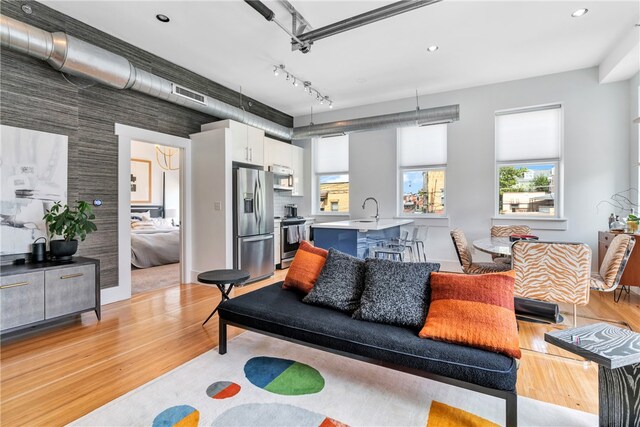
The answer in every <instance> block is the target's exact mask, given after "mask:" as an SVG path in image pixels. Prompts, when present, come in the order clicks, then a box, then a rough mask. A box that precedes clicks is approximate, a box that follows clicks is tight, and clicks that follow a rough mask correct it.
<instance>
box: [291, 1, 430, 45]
mask: <svg viewBox="0 0 640 427" xmlns="http://www.w3.org/2000/svg"><path fill="white" fill-rule="evenodd" d="M439 1H441V0H402V1H399V2H396V3H392V4H389V5H387V6H383V7H379V8H377V9H374V10H370V11H368V12H365V13H361V14H360V15H356V16H352V17H351V18H347V19H343V20H342V21H338V22H334V23H333V24H329V25H325V26H324V27H321V28H318V29H316V30H313V31H308V32H306V33H304V34H300V35H299V36H298V38H299V39H300V40H301V41H303V42H308V43H310V44H313V42H315V41H316V40H320V39H323V38H325V37H329V36H332V35H334V34H338V33H342V32H344V31H348V30H352V29H354V28H358V27H361V26H363V25H367V24H371V23H372V22H377V21H380V20H382V19H386V18H390V17H392V16H395V15H399V14H401V13H404V12H409V11H411V10H414V9H418V8H420V7H424V6H429V5H430V4H433V3H437V2H439Z"/></svg>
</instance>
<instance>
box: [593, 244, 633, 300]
mask: <svg viewBox="0 0 640 427" xmlns="http://www.w3.org/2000/svg"><path fill="white" fill-rule="evenodd" d="M635 240H636V239H635V238H634V237H633V236H630V235H628V234H618V235H617V236H616V237H615V238H614V239H613V240H612V241H611V244H610V245H609V249H608V250H607V254H606V255H605V257H604V259H603V260H602V264H601V265H600V270H599V271H598V273H594V274H593V275H592V276H591V280H590V285H591V290H594V291H598V292H613V300H614V302H618V301H620V297H621V296H622V291H623V286H620V279H621V278H622V273H623V272H624V268H625V267H626V265H627V262H628V261H629V257H630V256H631V251H632V250H633V246H634V245H635ZM618 287H620V292H619V293H618V295H617V296H616V293H615V291H616V289H617V288H618Z"/></svg>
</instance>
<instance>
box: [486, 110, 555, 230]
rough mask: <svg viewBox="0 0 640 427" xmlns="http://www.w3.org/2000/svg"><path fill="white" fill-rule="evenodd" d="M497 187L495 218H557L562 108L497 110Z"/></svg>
mask: <svg viewBox="0 0 640 427" xmlns="http://www.w3.org/2000/svg"><path fill="white" fill-rule="evenodd" d="M495 120H496V127H495V130H496V136H495V138H496V169H497V170H496V180H497V182H496V189H497V214H498V215H499V216H515V217H542V218H554V217H559V216H560V210H561V201H562V199H561V195H562V188H561V182H562V180H561V168H562V138H563V129H562V106H561V105H560V104H554V105H546V106H541V107H532V108H523V109H518V110H509V111H501V112H497V113H496V118H495Z"/></svg>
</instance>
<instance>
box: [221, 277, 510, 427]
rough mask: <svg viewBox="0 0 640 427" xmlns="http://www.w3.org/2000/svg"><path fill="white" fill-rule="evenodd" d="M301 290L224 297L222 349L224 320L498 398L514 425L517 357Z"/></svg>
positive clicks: (275, 288)
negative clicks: (370, 316) (354, 314)
mask: <svg viewBox="0 0 640 427" xmlns="http://www.w3.org/2000/svg"><path fill="white" fill-rule="evenodd" d="M303 297H304V295H303V294H300V293H298V292H295V291H292V290H285V289H282V282H280V283H275V284H273V285H270V286H267V287H264V288H261V289H258V290H256V291H253V292H250V293H247V294H245V295H241V296H239V297H236V298H233V299H230V300H228V301H225V302H223V303H222V304H221V305H220V306H219V309H218V313H219V316H220V330H219V333H220V347H219V352H220V354H225V353H226V351H227V329H226V328H227V325H232V326H237V327H240V328H243V329H247V330H251V331H255V332H258V333H262V334H266V335H269V336H272V337H276V338H279V339H284V340H287V341H292V342H295V343H298V344H302V345H306V346H310V347H314V348H318V349H321V350H325V351H329V352H331V353H336V354H340V355H342V356H346V357H350V358H353V359H358V360H362V361H366V362H369V363H374V364H377V365H382V366H385V367H388V368H391V369H396V370H399V371H403V372H408V373H411V374H415V375H419V376H423V377H426V378H430V379H433V380H436V381H440V382H444V383H447V384H451V385H454V386H458V387H463V388H466V389H470V390H474V391H477V392H480V393H484V394H489V395H492V396H496V397H500V398H503V399H505V401H506V424H507V425H508V426H515V425H517V395H516V392H515V385H516V372H517V365H516V361H515V359H512V358H510V357H507V356H504V355H501V354H498V353H492V352H489V351H485V350H480V349H476V348H471V347H466V346H461V345H456V344H450V343H445V342H441V341H433V340H429V339H423V338H419V337H418V331H416V330H411V329H408V328H402V327H398V326H391V325H385V324H380V323H373V322H366V321H362V320H356V319H353V318H351V317H350V316H349V315H348V314H345V313H342V312H339V311H337V310H332V309H329V308H324V307H318V306H313V305H310V304H305V303H303V302H302V298H303Z"/></svg>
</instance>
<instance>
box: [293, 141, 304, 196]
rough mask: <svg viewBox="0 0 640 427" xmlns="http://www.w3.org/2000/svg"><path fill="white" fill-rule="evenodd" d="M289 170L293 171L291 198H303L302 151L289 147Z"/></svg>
mask: <svg viewBox="0 0 640 427" xmlns="http://www.w3.org/2000/svg"><path fill="white" fill-rule="evenodd" d="M290 149H291V169H293V190H291V195H292V196H304V149H303V148H300V147H296V146H295V145H290Z"/></svg>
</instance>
